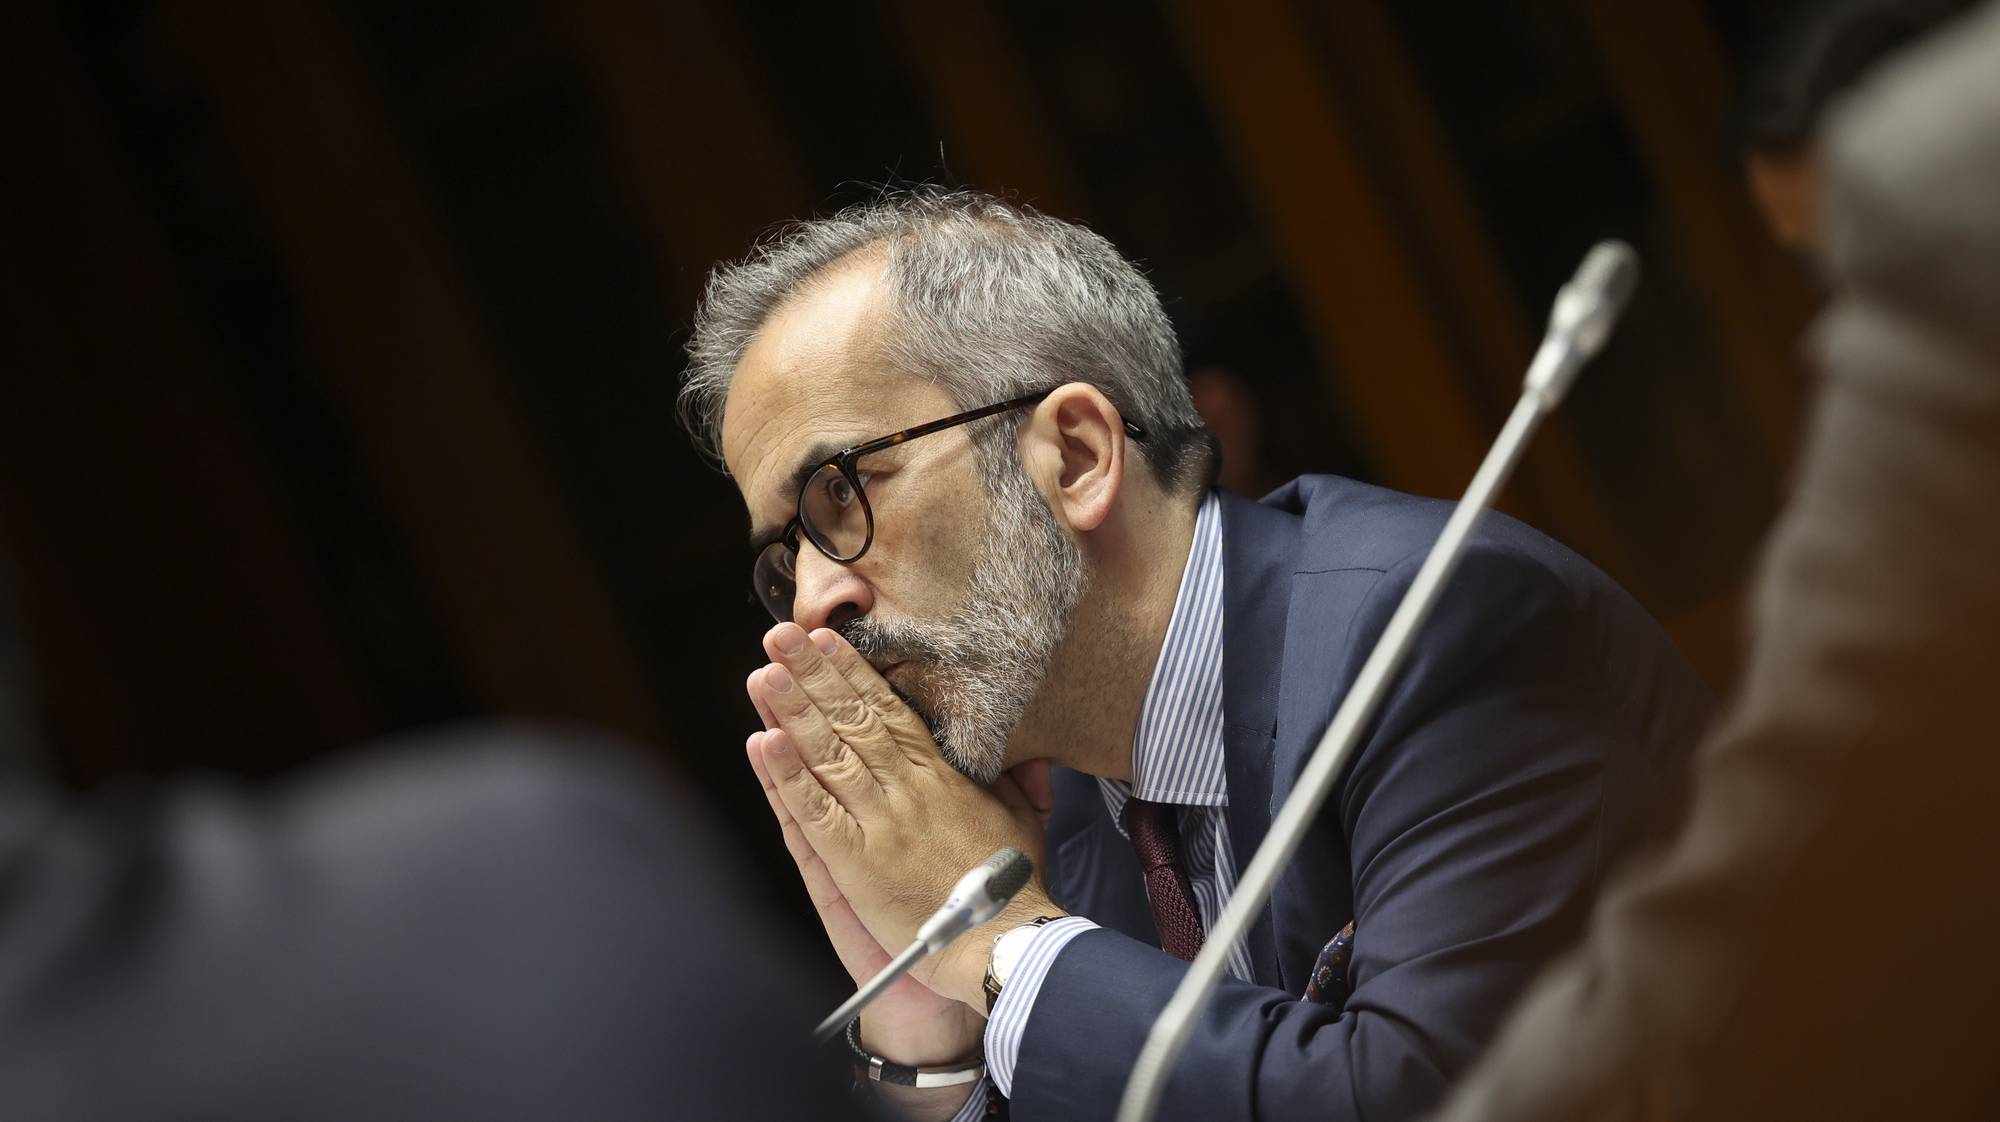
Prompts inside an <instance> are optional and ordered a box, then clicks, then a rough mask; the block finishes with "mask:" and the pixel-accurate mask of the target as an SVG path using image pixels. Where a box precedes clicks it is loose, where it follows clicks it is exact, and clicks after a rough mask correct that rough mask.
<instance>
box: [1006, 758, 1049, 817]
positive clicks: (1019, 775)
mask: <svg viewBox="0 0 2000 1122" xmlns="http://www.w3.org/2000/svg"><path fill="white" fill-rule="evenodd" d="M1007 774H1008V775H1011V776H1013V777H1014V783H1015V784H1016V785H1017V786H1019V787H1020V788H1021V794H1022V795H1024V796H1026V798H1027V800H1028V805H1029V806H1030V807H1032V808H1034V811H1035V817H1037V818H1039V819H1041V821H1042V825H1044V826H1046V825H1048V824H1049V818H1050V817H1051V816H1053V815H1054V814H1055V809H1056V799H1055V769H1054V767H1053V766H1052V765H1051V764H1050V763H1049V761H1047V760H1023V761H1022V762H1020V763H1018V764H1015V765H1014V766H1013V767H1011V768H1008V769H1007Z"/></svg>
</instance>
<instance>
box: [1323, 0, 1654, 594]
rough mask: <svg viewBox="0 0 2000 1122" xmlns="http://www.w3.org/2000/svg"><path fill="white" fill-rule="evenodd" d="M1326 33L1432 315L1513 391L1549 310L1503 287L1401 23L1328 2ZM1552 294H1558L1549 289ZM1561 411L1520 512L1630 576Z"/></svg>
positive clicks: (1348, 1)
mask: <svg viewBox="0 0 2000 1122" xmlns="http://www.w3.org/2000/svg"><path fill="white" fill-rule="evenodd" d="M1325 26H1328V27H1329V28H1330V29H1331V31H1332V33H1331V34H1326V35H1322V36H1321V37H1320V38H1321V41H1323V42H1325V43H1326V44H1327V45H1328V47H1329V49H1330V50H1331V51H1332V52H1333V54H1332V58H1331V59H1330V60H1329V62H1330V67H1329V69H1331V70H1332V71H1333V72H1334V73H1335V74H1337V75H1338V76H1339V77H1340V79H1341V86H1342V88H1343V89H1344V90H1346V91H1350V96H1351V97H1352V98H1353V100H1354V103H1355V105H1356V108H1357V109H1358V111H1359V112H1358V114H1356V116H1357V118H1358V119H1361V120H1365V121H1367V122H1369V124H1370V126H1371V127H1370V128H1369V130H1368V132H1369V135H1370V136H1371V138H1374V139H1376V140H1377V141H1378V145H1379V146H1378V148H1377V149H1376V157H1377V158H1376V163H1377V165H1378V167H1379V170H1380V172H1381V174H1382V175H1383V176H1384V177H1385V178H1387V179H1388V180H1389V181H1390V182H1391V183H1392V184H1393V190H1395V192H1396V193H1397V194H1398V195H1399V196H1400V199H1401V202H1402V207H1403V210H1404V213H1405V214H1406V215H1407V219H1406V222H1407V225H1406V228H1405V229H1404V231H1403V234H1404V237H1403V244H1404V246H1405V249H1404V253H1405V255H1406V256H1407V257H1408V258H1409V259H1410V260H1411V261H1412V262H1413V263H1422V264H1425V265H1427V266H1428V267H1429V272H1430V275H1431V276H1433V277H1434V278H1435V282H1434V283H1435V284H1436V286H1437V291H1435V292H1433V293H1431V298H1432V299H1433V300H1434V301H1437V302H1439V303H1440V305H1441V306H1440V307H1439V308H1438V312H1437V315H1438V318H1439V319H1442V320H1449V321H1451V322H1452V323H1453V324H1454V325H1455V326H1457V327H1458V328H1459V330H1458V331H1457V332H1455V336H1456V337H1458V338H1462V339H1463V340H1465V343H1466V345H1467V346H1468V349H1469V353H1468V354H1466V355H1465V356H1464V359H1463V364H1464V366H1465V367H1466V370H1467V372H1468V373H1470V374H1473V375H1475V376H1477V377H1478V378H1479V379H1480V380H1481V381H1482V383H1483V387H1484V391H1485V396H1486V398H1487V399H1488V400H1490V401H1494V402H1499V403H1511V402H1512V401H1513V400H1514V398H1515V397H1516V396H1517V395H1518V394H1519V392H1520V387H1521V379H1522V376H1523V374H1524V372H1525V371H1526V369H1527V365H1528V360H1529V359H1530V357H1532V355H1533V353H1534V348H1535V346H1536V344H1537V341H1538V340H1539V337H1540V329H1541V325H1542V323H1543V322H1544V321H1545V318H1546V313H1545V310H1544V309H1542V308H1540V307H1531V308H1524V306H1523V304H1522V302H1521V300H1520V299H1518V298H1517V296H1516V294H1515V293H1514V291H1513V290H1512V289H1511V288H1510V287H1509V285H1508V281H1507V276H1506V271H1505V268H1504V266H1503V263H1502V261H1501V258H1500V252H1499V248H1498V246H1496V245H1495V243H1494V239H1493V236H1492V233H1491V232H1490V231H1489V230H1488V229H1487V227H1486V225H1485V223H1484V221H1483V218H1482V216H1481V215H1480V213H1479V211H1478V208H1477V206H1476V205H1475V204H1474V202H1473V199H1472V197H1471V195H1470V193H1469V191H1468V189H1467V185H1466V178H1465V174H1464V170H1463V168H1461V167H1460V166H1459V164H1458V162H1457V159H1456V158H1455V156H1454V155H1453V153H1452V149H1451V144H1450V141H1449V139H1448V138H1447V137H1446V135H1445V133H1444V129H1443V126H1442V125H1441V123H1440V122H1439V121H1438V119H1437V115H1436V109H1435V107H1434V106H1433V104H1432V102H1431V99H1430V97H1429V94H1428V92H1427V91H1426V90H1425V89H1424V87H1423V84H1422V83H1421V82H1420V81H1419V80H1418V78H1417V76H1416V73H1415V71H1414V68H1413V66H1412V64H1411V60H1410V58H1409V55H1408V52H1407V50H1406V48H1405V45H1404V43H1403V41H1402V35H1401V32H1400V31H1399V30H1398V29H1397V27H1396V26H1395V25H1394V23H1393V22H1392V21H1391V20H1389V19H1388V18H1387V16H1386V13H1385V12H1384V11H1383V9H1382V5H1381V3H1380V0H1341V2H1340V3H1336V4H1333V5H1331V6H1330V7H1329V9H1328V11H1327V12H1326V16H1325ZM1548 295H1549V297H1550V298H1551V299H1553V296H1554V294H1553V293H1550V294H1548ZM1567 422H1568V419H1567V418H1566V417H1564V416H1561V415H1558V416H1557V417H1555V418H1553V419H1552V420H1551V421H1550V422H1549V423H1548V424H1546V425H1545V426H1544V427H1543V428H1542V430H1541V432H1539V433H1538V434H1537V435H1536V437H1535V444H1534V447H1533V450H1532V451H1531V452H1530V454H1529V455H1528V457H1527V458H1526V459H1525V460H1524V461H1523V462H1522V464H1521V469H1520V473H1519V475H1518V476H1517V477H1516V481H1515V482H1514V484H1513V485H1512V487H1511V490H1512V491H1513V493H1514V495H1515V512H1516V513H1518V514H1519V515H1520V516H1522V517H1524V518H1526V519H1527V520H1529V521H1530V522H1533V523H1535V524H1536V525H1537V526H1538V527H1540V528H1541V529H1543V530H1545V531H1547V532H1549V533H1551V534H1553V535H1555V536H1556V537H1558V538H1560V539H1561V540H1562V541H1564V542H1565V543H1567V544H1568V545H1570V546H1571V547H1572V548H1574V549H1576V550H1578V551H1579V552H1581V553H1583V554H1584V555H1585V556H1587V557H1589V558H1590V559H1591V560H1593V561H1595V562H1596V563H1597V564H1598V565H1600V566H1601V567H1603V568H1604V569H1606V570H1608V571H1610V572H1611V573H1613V574H1614V575H1616V576H1617V577H1618V578H1619V579H1621V580H1623V581H1626V582H1628V583H1629V582H1631V581H1633V579H1634V578H1635V577H1636V575H1637V574H1636V572H1635V571H1634V569H1633V567H1632V565H1631V564H1630V563H1629V561H1628V558H1627V555H1626V548H1625V545H1624V543H1623V542H1621V541H1620V540H1619V538H1618V536H1617V533H1616V530H1615V528H1614V527H1613V525H1612V523H1611V521H1610V520H1609V519H1608V518H1607V517H1606V516H1605V512H1604V509H1603V507H1602V503H1603V501H1604V500H1603V498H1602V497H1601V496H1599V495H1597V494H1595V493H1594V492H1593V490H1592V489H1591V486H1590V478H1591V474H1590V472H1589V471H1588V470H1587V468H1586V466H1585V461H1584V458H1583V453H1582V450H1581V449H1580V448H1579V447H1578V445H1577V442H1576V441H1575V440H1574V439H1573V437H1572V436H1571V433H1570V431H1569V426H1568V423H1567Z"/></svg>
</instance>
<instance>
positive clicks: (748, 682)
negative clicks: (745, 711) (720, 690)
mask: <svg viewBox="0 0 2000 1122" xmlns="http://www.w3.org/2000/svg"><path fill="white" fill-rule="evenodd" d="M765 669H766V667H764V666H759V667H758V668H757V669H755V670H752V671H751V672H750V677H749V678H747V679H745V680H744V682H743V689H744V692H746V693H748V694H749V695H750V704H752V705H754V706H756V707H757V716H759V717H761V718H763V721H764V727H765V728H766V729H774V728H777V727H778V718H776V717H774V716H772V715H771V707H770V706H769V705H766V704H765V703H764V695H763V690H762V689H761V688H760V687H759V686H758V682H759V680H760V679H762V678H763V676H764V671H765Z"/></svg>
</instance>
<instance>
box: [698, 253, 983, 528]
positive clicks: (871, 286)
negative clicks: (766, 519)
mask: <svg viewBox="0 0 2000 1122" xmlns="http://www.w3.org/2000/svg"><path fill="white" fill-rule="evenodd" d="M886 300H887V289H886V287H885V284H884V281H883V279H882V267H881V265H880V264H879V263H875V262H863V263H860V264H857V265H853V266H847V267H843V268H840V269H839V270H838V271H837V272H834V273H832V274H829V275H828V276H825V277H823V278H821V279H819V280H818V281H817V282H816V283H815V284H814V285H813V286H812V287H811V288H809V289H808V290H806V291H805V292H804V293H802V294H801V295H799V296H797V297H795V298H793V299H792V300H790V301H788V302H786V303H785V304H783V305H781V306H780V307H779V309H778V310H777V311H776V312H775V313H773V314H772V316H771V317H770V318H769V319H768V320H766V321H765V323H764V325H763V327H761V328H760V329H759V330H758V332H757V335H756V337H755V338H754V339H752V340H751V342H750V345H749V346H748V347H746V348H745V349H744V351H743V357H742V358H741V360H739V361H738V363H737V365H736V370H735V373H734V374H733V376H732V377H731V379H730V386H729V397H728V400H727V402H726V403H725V405H724V408H723V419H722V454H723V459H724V460H725V461H726V462H727V463H728V465H729V471H730V474H731V475H732V476H734V477H735V478H736V481H737V486H738V487H739V488H741V489H742V491H743V493H744V495H745V496H746V497H749V496H752V495H755V494H757V493H759V492H760V491H764V490H769V489H770V488H772V487H773V486H775V485H777V484H778V483H781V482H783V481H784V480H786V479H788V478H789V476H790V473H791V472H792V471H793V470H794V469H795V468H797V466H798V464H799V462H800V460H801V458H802V457H804V456H805V455H806V454H807V452H808V451H810V450H811V449H812V448H814V447H816V446H820V445H824V444H827V443H832V444H834V445H835V446H836V447H845V446H847V445H851V444H857V443H860V442H861V441H864V440H869V439H873V438H874V437H878V436H883V435H886V434H888V433H890V432H893V431H895V430H897V429H901V428H907V427H909V426H911V425H916V424H922V423H923V422H925V421H929V420H934V419H936V418H937V417H940V416H943V415H944V414H946V413H949V412H952V408H951V401H950V399H949V398H948V397H947V396H946V395H945V393H944V392H943V391H942V390H940V389H938V388H937V387H936V386H933V385H931V384H930V383H929V382H928V381H926V380H924V379H921V378H917V377H913V376H911V375H908V374H903V373H899V372H897V371H895V370H893V369H892V368H891V367H890V364H889V363H887V362H886V361H884V360H883V358H882V354H883V351H882V347H881V343H882V332H883V331H884V330H885V328H884V326H883V325H884V323H885V318H884V314H883V313H884V310H885V308H886Z"/></svg>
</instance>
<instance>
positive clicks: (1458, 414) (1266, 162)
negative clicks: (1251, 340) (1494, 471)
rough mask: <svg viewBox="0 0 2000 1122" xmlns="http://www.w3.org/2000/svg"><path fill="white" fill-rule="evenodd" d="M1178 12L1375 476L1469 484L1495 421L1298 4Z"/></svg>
mask: <svg viewBox="0 0 2000 1122" xmlns="http://www.w3.org/2000/svg"><path fill="white" fill-rule="evenodd" d="M1174 12H1175V16H1176V23H1177V25H1178V27H1179V30H1180V34H1181V39H1182V44H1183V48H1184V50H1185V51H1186V52H1187V54H1188V56H1189V57H1190V58H1191V59H1192V60H1193V61H1194V64H1195V66H1194V69H1195V72H1196V75H1197V78H1198V81H1199V83H1200V84H1201V86H1202V88H1203V89H1204V91H1205V93H1206V96H1207V98H1208V100H1209V101H1210V103H1211V105H1212V107H1213V110H1214V113H1215V115H1216V117H1217V118H1218V119H1219V120H1220V121H1221V122H1223V129H1224V131H1225V133H1226V134H1227V135H1228V138H1229V140H1230V141H1231V142H1232V143H1233V147H1234V150H1235V155H1236V158H1237V160H1238V161H1239V163H1240V165H1241V166H1240V172H1241V174H1242V175H1243V177H1244V179H1245V181H1246V182H1247V183H1249V184H1250V185H1251V187H1252V190H1253V193H1254V195H1255V196H1256V198H1257V202H1258V205H1259V206H1260V207H1261V209H1262V211H1263V216H1264V221H1265V223H1266V225H1267V226H1268V228H1269V229H1270V232H1271V237H1272V239H1273V240H1274V241H1275V242H1276V243H1277V245H1278V247H1279V252H1280V253H1281V254H1282V255H1283V257H1284V259H1285V261H1286V263H1287V267H1288V269H1289V271H1290V273H1291V275H1292V277H1293V278H1294V285H1295V287H1296V288H1297V289H1298V290H1299V292H1300V294H1301V302H1302V303H1303V304H1304V305H1305V306H1306V308H1307V310H1308V313H1307V314H1308V316H1309V318H1310V320H1311V322H1312V323H1313V324H1314V325H1315V327H1316V328H1317V331H1318V334H1319V337H1320V341H1321V344H1322V353H1323V355H1324V357H1325V361H1326V365H1327V367H1328V368H1329V370H1332V371H1337V372H1338V373H1337V375H1336V377H1337V383H1336V386H1335V391H1336V393H1337V394H1338V396H1339V399H1340V400H1341V401H1342V403H1343V404H1344V406H1345V407H1346V408H1347V409H1348V410H1350V411H1351V412H1352V413H1353V414H1354V416H1355V421H1356V425H1355V428H1356V431H1357V435H1358V437H1359V440H1360V443H1361V444H1362V446H1363V448H1364V450H1365V454H1366V455H1367V458H1368V459H1369V461H1370V462H1371V463H1372V464H1373V465H1374V466H1375V468H1376V476H1377V478H1378V480H1379V481H1380V482H1382V483H1384V484H1386V485H1388V486H1391V487H1395V488H1397V489H1399V490H1403V491H1410V492H1414V493H1417V494H1425V495H1456V494H1459V493H1461V492H1462V491H1463V490H1464V489H1465V484H1466V481H1467V480H1469V479H1470V478H1471V477H1472V472H1473V469H1474V468H1475V467H1476V466H1477V464H1478V461H1479V455H1480V450H1481V449H1482V448H1483V447H1484V445H1485V444H1486V436H1487V432H1488V429H1489V424H1488V422H1487V420H1486V419H1485V418H1482V417H1481V416H1480V415H1479V411H1478V409H1477V407H1476V405H1475V403H1474V402H1473V401H1472V400H1471V399H1470V397H1469V396H1468V394H1467V392H1466V388H1465V385H1464V383H1463V381H1462V380H1461V374H1460V372H1459V371H1458V370H1457V369H1456V366H1455V364H1454V362H1453V360H1452V357H1451V355H1450V354H1449V353H1447V351H1446V349H1445V347H1444V345H1443V343H1442V338H1443V329H1442V327H1441V325H1439V324H1438V323H1436V322H1435V321H1434V320H1433V319H1432V318H1431V317H1430V315H1429V312H1428V310H1427V302H1426V301H1425V299H1424V295H1423V291H1422V288H1421V285H1420V282H1419V280H1418V278H1417V276H1416V275H1415V273H1414V271H1413V269H1412V266H1411V262H1410V260H1409V257H1408V255H1407V253H1406V251H1405V249H1404V247H1403V246H1401V245H1399V244H1398V243H1397V240H1396V234H1395V230H1394V226H1393V222H1392V219H1391V218H1390V216H1389V214H1388V213H1387V208H1386V207H1385V206H1384V205H1383V202H1382V200H1381V199H1380V198H1379V196H1378V193H1377V192H1378V189H1377V187H1376V185H1375V184H1374V183H1373V182H1371V181H1370V179H1369V176H1368V174H1367V173H1366V171H1365V169H1364V167H1363V157H1362V155H1361V153H1360V152H1359V151H1358V150H1357V147H1356V142H1355V138H1354V136H1353V134H1352V131H1351V130H1350V129H1349V127H1348V125H1347V123H1346V121H1345V120H1344V119H1343V116H1342V111H1341V107H1340V106H1339V104H1338V103H1337V101H1336V98H1335V95H1334V94H1333V92H1332V91H1331V90H1330V89H1329V88H1328V86H1327V84H1326V82H1325V80H1324V77H1323V75H1322V74H1320V73H1319V71H1318V69H1317V68H1316V66H1315V65H1314V63H1313V60H1312V59H1311V57H1310V56H1309V55H1308V53H1307V52H1306V50H1305V46H1304V43H1303V42H1302V35H1303V29H1302V28H1301V27H1300V26H1299V25H1298V23H1297V21H1296V20H1295V19H1294V17H1293V13H1292V11H1291V10H1290V7H1289V5H1287V4H1284V3H1282V2H1281V0H1242V2H1240V3H1235V4H1230V5H1227V6H1223V5H1215V4H1207V3H1200V2H1196V0H1185V2H1182V3H1179V4H1177V5H1176V6H1175V8H1174ZM1496 423H1497V422H1496Z"/></svg>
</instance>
